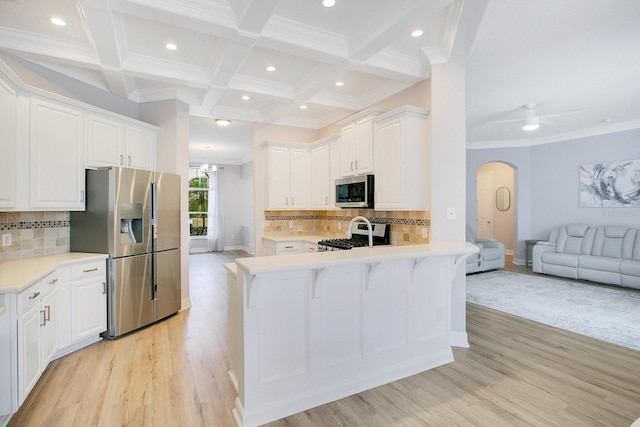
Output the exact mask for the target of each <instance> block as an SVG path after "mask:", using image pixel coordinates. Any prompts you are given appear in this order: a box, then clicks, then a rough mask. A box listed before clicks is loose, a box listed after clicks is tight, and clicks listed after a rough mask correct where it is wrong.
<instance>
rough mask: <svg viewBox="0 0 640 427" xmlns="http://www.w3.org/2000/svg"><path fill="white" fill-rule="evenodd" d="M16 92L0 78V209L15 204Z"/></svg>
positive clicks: (8, 207) (9, 207) (11, 206)
mask: <svg viewBox="0 0 640 427" xmlns="http://www.w3.org/2000/svg"><path fill="white" fill-rule="evenodd" d="M16 105H17V104H16V92H15V90H13V88H12V87H11V86H9V85H8V84H7V83H5V82H4V81H3V80H2V79H0V182H1V183H2V185H0V210H2V209H11V208H13V207H15V204H16V174H17V171H16V162H17V158H16V146H17V139H16V108H17V107H16Z"/></svg>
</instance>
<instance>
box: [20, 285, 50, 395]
mask: <svg viewBox="0 0 640 427" xmlns="http://www.w3.org/2000/svg"><path fill="white" fill-rule="evenodd" d="M50 282H53V285H55V283H56V282H57V280H56V277H55V273H52V274H50V275H49V276H47V277H45V278H44V279H42V280H40V281H39V282H37V283H36V284H34V285H32V286H31V287H29V288H28V289H26V290H25V291H23V292H21V293H20V294H19V295H18V313H19V314H18V322H17V323H18V325H17V326H18V404H19V405H22V403H23V402H24V400H25V399H26V397H27V395H28V394H29V392H30V391H31V389H32V388H33V386H34V385H35V384H36V382H37V381H38V379H39V378H40V375H41V374H42V372H43V371H44V369H45V368H46V367H47V364H48V363H49V362H50V361H51V359H52V358H53V355H54V354H55V353H56V351H57V350H58V318H59V316H60V313H59V311H58V290H57V289H56V287H55V286H51V285H50V284H49V283H50ZM21 309H22V312H21Z"/></svg>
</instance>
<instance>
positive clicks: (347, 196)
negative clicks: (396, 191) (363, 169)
mask: <svg viewBox="0 0 640 427" xmlns="http://www.w3.org/2000/svg"><path fill="white" fill-rule="evenodd" d="M374 195H375V180H374V176H373V175H359V176H352V177H349V178H340V179H336V206H337V207H340V208H360V209H363V208H364V209H373V208H374V200H373V199H374Z"/></svg>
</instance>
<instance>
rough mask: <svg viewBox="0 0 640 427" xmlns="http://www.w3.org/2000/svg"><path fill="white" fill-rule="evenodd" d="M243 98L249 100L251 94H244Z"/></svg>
mask: <svg viewBox="0 0 640 427" xmlns="http://www.w3.org/2000/svg"><path fill="white" fill-rule="evenodd" d="M242 99H244V100H245V101H248V100H250V99H251V98H250V97H249V95H242Z"/></svg>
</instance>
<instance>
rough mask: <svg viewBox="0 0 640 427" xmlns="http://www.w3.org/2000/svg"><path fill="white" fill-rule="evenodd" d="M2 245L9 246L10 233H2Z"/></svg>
mask: <svg viewBox="0 0 640 427" xmlns="http://www.w3.org/2000/svg"><path fill="white" fill-rule="evenodd" d="M2 246H11V234H3V235H2Z"/></svg>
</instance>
